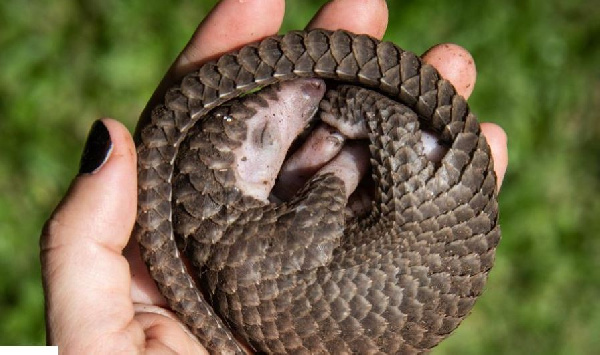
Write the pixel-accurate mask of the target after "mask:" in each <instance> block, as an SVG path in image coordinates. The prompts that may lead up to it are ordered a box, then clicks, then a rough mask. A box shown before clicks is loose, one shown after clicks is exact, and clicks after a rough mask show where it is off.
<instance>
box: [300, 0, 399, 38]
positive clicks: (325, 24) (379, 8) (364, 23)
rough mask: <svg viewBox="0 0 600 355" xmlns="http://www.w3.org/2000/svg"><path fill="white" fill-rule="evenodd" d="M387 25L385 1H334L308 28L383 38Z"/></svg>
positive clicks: (326, 6)
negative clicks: (344, 31)
mask: <svg viewBox="0 0 600 355" xmlns="http://www.w3.org/2000/svg"><path fill="white" fill-rule="evenodd" d="M387 23H388V9H387V4H386V2H385V1H384V0H372V1H364V0H333V1H330V2H328V3H327V4H325V5H323V7H321V9H320V10H319V12H317V14H316V15H315V17H313V19H312V20H311V21H310V23H309V24H308V26H307V28H325V29H328V30H337V29H345V30H348V31H351V32H354V33H364V34H369V35H371V36H373V37H376V38H382V37H383V34H384V33H385V29H386V28H387Z"/></svg>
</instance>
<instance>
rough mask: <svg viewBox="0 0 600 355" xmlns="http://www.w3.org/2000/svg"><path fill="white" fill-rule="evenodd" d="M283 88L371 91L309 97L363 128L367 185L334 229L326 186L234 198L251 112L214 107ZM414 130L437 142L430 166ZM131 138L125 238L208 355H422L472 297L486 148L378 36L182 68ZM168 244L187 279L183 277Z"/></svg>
mask: <svg viewBox="0 0 600 355" xmlns="http://www.w3.org/2000/svg"><path fill="white" fill-rule="evenodd" d="M297 77H318V78H324V79H331V80H336V81H340V82H346V83H351V84H356V85H360V86H362V87H365V88H367V89H370V90H375V91H377V92H379V93H380V94H377V93H375V92H374V91H370V90H362V89H356V88H344V89H340V90H338V91H336V92H334V93H332V94H328V96H329V97H328V99H327V102H326V103H324V104H322V107H325V106H329V107H328V108H326V109H327V110H328V112H329V113H331V114H332V115H334V116H335V117H337V119H338V120H340V121H343V120H344V119H349V120H350V121H353V120H354V121H356V122H358V124H362V123H361V122H362V121H360V120H358V118H357V117H359V116H362V117H364V118H365V119H366V124H364V127H366V128H367V129H368V132H367V136H368V139H369V141H370V152H371V165H372V166H371V171H372V174H373V181H374V182H375V184H376V191H375V198H374V200H373V202H372V207H371V210H370V214H369V215H368V216H366V217H364V218H363V219H360V220H357V219H352V220H346V217H345V215H344V207H345V205H346V202H347V201H346V198H345V195H344V187H343V182H342V181H341V180H340V179H338V178H336V177H335V176H333V175H322V176H317V177H315V178H313V179H312V180H310V181H309V182H308V183H307V184H306V186H305V187H304V188H303V189H302V191H301V192H299V193H298V194H297V196H296V197H294V198H293V199H292V200H291V201H289V202H285V203H281V204H277V205H276V204H273V203H271V204H269V203H266V202H261V201H258V200H256V199H254V198H251V197H248V196H244V195H243V194H242V193H241V192H240V191H239V190H238V189H237V188H236V187H235V174H234V173H233V172H232V169H231V165H232V161H233V154H232V153H231V151H232V150H234V149H235V148H236V147H239V142H240V141H243V140H244V139H246V138H247V132H246V130H245V128H244V122H243V121H244V119H246V118H245V117H246V115H248V114H251V112H246V111H247V110H246V111H245V110H243V109H242V108H240V107H239V104H236V103H234V104H232V105H230V106H228V107H221V108H218V107H219V106H220V105H222V104H223V103H225V102H226V101H228V100H230V99H232V98H235V97H237V96H240V95H242V94H245V93H247V92H249V91H251V90H253V89H255V88H258V87H262V86H266V85H270V84H273V83H276V82H280V81H282V80H289V79H293V78H297ZM392 100H393V101H394V102H392ZM396 102H397V103H396ZM236 105H238V106H236ZM236 107H237V108H236ZM211 111H212V113H211V115H208V116H207V114H208V113H209V112H211ZM337 112H341V113H342V114H341V118H340V115H339V114H338V113H337ZM215 115H216V116H218V115H231V117H232V119H233V121H234V122H225V121H224V120H223V119H222V116H221V118H220V119H214V117H216V116H215ZM344 117H346V118H344ZM360 119H361V120H362V119H363V118H360ZM357 120H358V121H357ZM226 123H231V124H226ZM419 123H421V125H424V126H426V127H428V128H431V129H434V130H436V131H437V132H439V133H440V136H441V139H442V140H443V141H444V142H446V143H447V144H448V145H449V146H450V149H449V150H448V152H447V153H446V154H445V156H444V157H443V158H442V160H441V161H440V163H439V164H437V165H436V164H434V163H432V162H429V161H427V160H426V158H425V157H424V156H423V153H422V147H420V139H419V134H420V133H419V132H420V131H419ZM137 132H138V134H137V152H138V174H139V176H138V178H139V179H138V181H139V183H138V184H139V188H138V191H139V194H138V201H139V202H138V217H137V223H136V227H135V230H134V234H135V236H136V237H137V238H138V240H139V242H140V245H141V249H142V256H143V258H144V260H145V261H146V263H147V265H148V268H149V270H150V274H151V275H152V277H153V278H154V280H155V281H156V283H157V285H158V287H159V289H160V291H161V293H162V294H163V295H164V296H165V297H166V299H167V300H168V302H169V305H170V307H171V308H172V309H173V310H174V311H175V312H176V313H177V314H178V315H179V317H180V318H181V319H182V321H183V322H184V323H185V324H186V325H187V326H188V327H189V328H190V329H191V331H192V332H193V333H194V334H195V335H196V336H197V337H198V339H199V340H200V341H201V342H202V344H203V345H205V346H206V347H207V348H208V350H209V351H211V352H212V353H219V354H220V353H244V350H243V346H242V345H240V343H239V342H238V341H237V340H235V336H234V334H237V335H239V336H241V337H242V338H243V339H244V341H246V342H247V343H248V344H250V346H251V347H252V348H253V349H254V350H257V351H261V352H267V353H306V354H309V353H311V354H312V353H350V352H355V353H406V354H412V353H421V352H425V351H427V350H429V349H430V348H432V347H434V346H435V345H436V344H438V343H439V342H440V341H441V340H443V339H444V338H445V337H447V336H448V335H449V334H450V333H451V332H452V331H453V330H454V329H455V328H456V327H457V326H458V325H459V323H460V322H461V320H462V319H464V317H466V316H467V315H468V313H469V311H470V310H471V308H472V307H473V304H474V302H475V300H476V299H477V297H478V296H479V295H480V294H481V292H482V290H483V287H484V285H485V281H486V278H487V274H488V272H489V270H490V268H491V267H492V264H493V261H494V253H495V249H496V246H497V244H498V242H499V239H500V229H499V226H498V224H497V220H498V204H497V196H496V187H495V186H496V177H495V174H494V171H493V162H492V158H491V155H490V149H489V146H488V144H487V142H486V140H485V138H484V136H483V135H482V134H481V130H480V128H479V124H478V122H477V119H476V118H475V116H474V115H473V114H472V113H471V112H470V111H469V108H468V105H467V104H466V102H465V100H464V99H463V98H462V97H460V96H459V95H457V94H456V91H455V90H454V88H453V87H452V85H451V84H450V83H449V82H448V81H446V80H444V79H441V78H440V76H439V74H438V73H437V71H436V70H435V69H434V68H433V67H431V66H429V65H426V64H423V63H422V62H421V60H420V59H419V58H418V57H417V56H415V55H414V54H412V53H409V52H406V51H404V50H402V49H400V48H398V47H396V46H395V45H393V44H392V43H389V42H380V41H378V40H376V39H373V38H371V37H368V36H365V35H354V34H351V33H348V32H345V31H335V32H329V31H323V30H312V31H309V32H290V33H288V34H286V35H284V36H274V37H269V38H267V39H265V40H263V41H261V42H258V43H255V44H251V45H248V46H246V47H244V48H242V49H240V50H239V51H236V52H234V53H231V54H227V55H224V56H223V57H221V58H220V59H218V60H217V61H216V62H210V63H207V64H205V65H203V66H202V67H201V68H200V69H198V70H197V71H195V72H192V73H190V74H188V75H187V76H186V77H184V78H183V80H182V82H181V83H180V84H179V85H178V86H176V87H174V88H172V89H170V90H169V91H168V92H167V94H166V96H165V101H164V104H161V105H158V106H157V107H156V108H155V109H154V110H153V111H152V114H151V116H150V117H142V118H141V120H140V123H139V125H138V129H137ZM176 235H177V238H178V239H179V240H178V241H176ZM178 245H179V247H181V248H182V250H185V253H186V254H187V256H188V257H189V258H190V259H191V261H192V264H193V265H194V266H193V269H195V270H196V272H200V273H201V274H196V275H190V274H188V269H186V267H185V266H184V263H183V260H182V257H181V254H182V252H181V251H180V250H179V249H178V248H177V246H178ZM196 282H198V283H199V284H206V285H207V286H208V290H206V291H205V293H203V292H202V291H201V290H199V289H198V288H197V287H196ZM205 297H207V298H208V300H207V299H206V298H205Z"/></svg>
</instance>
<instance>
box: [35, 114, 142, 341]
mask: <svg viewBox="0 0 600 355" xmlns="http://www.w3.org/2000/svg"><path fill="white" fill-rule="evenodd" d="M136 196H137V175H136V155H135V147H134V144H133V140H132V138H131V135H130V134H129V132H128V131H127V129H126V128H125V127H124V126H123V125H122V124H120V123H119V122H117V121H114V120H110V119H103V120H98V121H96V122H95V123H94V124H93V126H92V128H91V130H90V133H89V136H88V140H87V142H86V145H85V149H84V153H83V156H82V160H81V167H80V172H79V175H78V176H77V177H76V178H75V179H74V180H73V182H72V184H71V186H70V188H69V191H68V192H67V195H66V196H65V198H64V199H63V201H61V203H60V204H59V205H58V207H57V208H56V210H55V211H54V213H53V214H52V216H51V217H50V219H49V220H48V221H47V222H46V225H45V226H44V230H43V232H42V236H41V238H40V248H41V252H40V257H41V262H42V276H43V283H44V293H45V297H46V317H47V319H46V325H47V340H48V343H51V344H60V345H68V346H69V347H70V348H71V349H73V348H83V349H84V348H86V347H87V346H86V345H90V343H92V344H93V343H96V344H97V342H98V341H101V342H106V340H107V339H106V334H111V335H117V334H122V333H121V332H122V331H127V332H131V331H134V333H137V332H138V330H137V329H136V330H132V329H127V327H128V326H129V325H131V320H132V318H133V314H134V311H133V306H132V304H131V297H130V283H131V279H130V276H129V266H128V263H127V260H126V259H125V258H124V257H123V256H122V255H121V252H122V250H123V248H124V246H125V245H126V244H127V241H128V239H129V236H130V234H131V229H132V227H133V223H134V220H135V214H136ZM129 328H131V327H129ZM130 335H134V334H130ZM141 336H142V339H143V333H142V334H141ZM128 338H130V339H132V338H136V337H135V336H132V337H128ZM83 342H87V344H84V343H83Z"/></svg>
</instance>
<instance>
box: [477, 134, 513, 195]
mask: <svg viewBox="0 0 600 355" xmlns="http://www.w3.org/2000/svg"><path fill="white" fill-rule="evenodd" d="M481 130H482V131H483V134H484V135H485V138H486V139H487V141H488V144H489V145H490V149H491V150H492V157H493V159H494V171H495V172H496V185H497V186H498V191H499V190H500V187H501V186H502V181H503V180H504V175H505V173H506V168H507V166H508V147H507V138H506V133H505V132H504V130H503V129H502V128H501V127H500V126H498V125H496V124H494V123H487V122H486V123H482V124H481Z"/></svg>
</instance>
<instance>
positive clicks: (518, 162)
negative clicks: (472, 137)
mask: <svg viewBox="0 0 600 355" xmlns="http://www.w3.org/2000/svg"><path fill="white" fill-rule="evenodd" d="M214 3H215V1H200V0H198V1H191V0H178V1H147V0H129V1H116V0H108V1H104V2H94V1H87V0H79V1H74V0H71V1H68V0H56V1H53V2H46V1H40V0H31V1H4V2H0V137H1V139H0V270H2V274H1V276H0V318H1V319H2V322H0V344H42V343H43V342H44V329H43V324H44V322H43V297H42V289H41V285H40V271H39V262H38V235H39V232H40V229H41V227H42V224H43V222H44V220H45V219H46V218H47V217H48V215H49V214H50V212H51V210H52V209H53V207H54V206H55V204H56V203H57V202H58V200H59V198H60V197H61V196H62V195H63V193H64V192H65V191H66V189H67V187H68V184H69V181H70V179H71V178H72V177H73V176H74V175H75V174H76V171H77V165H78V160H79V154H80V151H81V148H82V145H83V142H84V140H85V137H86V134H87V130H88V128H89V126H90V125H91V123H92V122H93V121H94V120H95V119H96V118H98V117H102V116H110V117H115V118H118V119H120V120H121V121H123V122H124V123H125V124H126V125H127V126H128V127H130V128H132V127H134V125H135V122H136V119H137V116H138V114H139V112H140V111H141V109H142V108H143V106H144V104H145V102H146V100H147V99H148V97H149V96H150V94H151V93H152V91H153V90H154V88H155V86H156V84H157V83H158V81H159V79H160V78H161V77H162V74H163V73H164V71H165V70H166V68H167V67H168V65H169V64H170V63H171V62H172V60H173V59H174V57H175V56H176V55H177V53H178V52H179V50H180V49H181V48H182V47H183V45H184V44H185V43H186V42H187V40H188V38H189V36H190V34H191V33H192V31H193V30H194V28H195V26H196V25H197V23H198V22H199V21H200V20H201V19H202V18H203V16H204V15H205V14H206V13H207V11H208V10H209V9H210V8H211V7H212V5H214ZM321 3H322V1H306V0H302V1H301V0H291V1H288V6H287V8H288V15H287V16H286V21H285V24H284V30H289V29H297V28H302V27H303V26H304V24H305V23H307V21H308V20H309V19H310V17H311V15H312V14H313V13H314V12H315V11H316V9H317V8H318V6H319V5H320V4H321ZM389 8H390V12H391V16H390V26H389V31H388V34H387V35H386V39H389V40H392V41H394V42H396V43H398V44H399V45H401V46H402V47H404V48H407V49H410V50H412V51H415V52H417V53H420V52H423V51H424V50H426V49H427V48H428V47H430V46H431V45H433V44H435V43H439V42H455V43H458V44H461V45H462V46H464V47H466V48H467V49H469V50H470V51H471V52H472V53H473V56H474V58H475V61H476V63H477V68H478V83H477V87H476V89H475V92H474V94H473V96H472V99H471V100H470V102H471V104H472V107H473V110H474V111H475V112H476V113H477V114H478V115H479V117H481V119H482V120H485V121H493V122H496V123H498V124H500V125H501V126H502V127H503V128H504V129H505V130H506V131H507V133H508V137H509V156H510V166H509V171H508V173H507V175H506V179H505V183H504V186H503V188H502V194H501V199H500V204H501V224H502V228H503V240H502V243H501V246H500V249H499V250H498V256H497V264H496V267H495V269H494V270H493V272H492V274H491V276H490V281H489V283H488V286H487V290H486V293H485V295H484V297H482V299H481V300H480V301H479V302H478V304H477V306H476V307H475V309H474V311H473V313H472V315H471V316H470V317H469V318H468V319H467V320H466V321H465V322H464V323H463V324H462V325H461V327H459V329H458V330H457V331H456V332H455V334H454V335H453V336H452V337H450V338H449V340H447V341H445V342H444V343H442V345H440V346H439V347H438V348H436V350H435V351H434V353H436V354H455V353H461V354H483V353H485V354H592V353H596V352H597V351H598V349H600V337H599V336H598V333H599V332H600V302H599V301H598V300H599V298H600V236H599V234H600V233H599V232H600V193H599V191H600V190H599V187H600V186H599V185H600V161H599V160H600V118H599V117H598V116H599V114H598V112H599V110H600V66H598V63H600V43H599V40H598V39H599V38H600V3H599V2H598V1H597V0H596V1H583V0H548V1H544V0H512V1H504V2H497V1H491V0H483V1H475V0H467V1H454V2H440V1H436V0H423V1H408V0H407V1H402V2H395V1H389Z"/></svg>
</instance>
